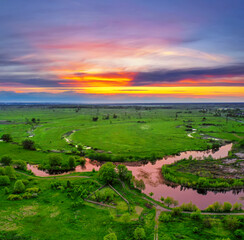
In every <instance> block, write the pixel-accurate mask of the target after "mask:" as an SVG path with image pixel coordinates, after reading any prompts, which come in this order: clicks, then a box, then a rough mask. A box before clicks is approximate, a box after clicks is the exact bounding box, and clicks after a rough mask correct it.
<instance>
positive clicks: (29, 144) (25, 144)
mask: <svg viewBox="0 0 244 240" xmlns="http://www.w3.org/2000/svg"><path fill="white" fill-rule="evenodd" d="M22 146H23V148H24V149H27V150H35V149H36V148H35V143H34V141H32V140H30V139H25V140H24V141H22Z"/></svg>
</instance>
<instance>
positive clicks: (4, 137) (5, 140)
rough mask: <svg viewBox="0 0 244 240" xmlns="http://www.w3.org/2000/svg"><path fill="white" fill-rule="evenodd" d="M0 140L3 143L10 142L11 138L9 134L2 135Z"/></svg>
mask: <svg viewBox="0 0 244 240" xmlns="http://www.w3.org/2000/svg"><path fill="white" fill-rule="evenodd" d="M1 139H2V140H3V141H4V142H12V140H13V139H12V136H11V135H10V134H3V135H2V137H1Z"/></svg>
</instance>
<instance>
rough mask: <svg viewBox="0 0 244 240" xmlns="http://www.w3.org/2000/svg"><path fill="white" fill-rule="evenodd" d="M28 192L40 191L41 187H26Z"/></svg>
mask: <svg viewBox="0 0 244 240" xmlns="http://www.w3.org/2000/svg"><path fill="white" fill-rule="evenodd" d="M25 191H26V192H28V193H38V192H39V191H40V189H39V188H38V187H32V188H26V190H25Z"/></svg>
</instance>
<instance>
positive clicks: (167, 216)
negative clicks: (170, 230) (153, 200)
mask: <svg viewBox="0 0 244 240" xmlns="http://www.w3.org/2000/svg"><path fill="white" fill-rule="evenodd" d="M158 219H159V221H160V222H170V221H171V215H170V214H168V213H164V212H161V214H160V215H159V218H158Z"/></svg>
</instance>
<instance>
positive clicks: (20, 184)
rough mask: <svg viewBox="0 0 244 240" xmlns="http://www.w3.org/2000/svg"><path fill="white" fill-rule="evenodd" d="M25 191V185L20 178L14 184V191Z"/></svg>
mask: <svg viewBox="0 0 244 240" xmlns="http://www.w3.org/2000/svg"><path fill="white" fill-rule="evenodd" d="M24 191H25V185H24V183H23V182H22V181H21V180H17V181H16V182H15V184H14V193H22V192H24Z"/></svg>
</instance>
